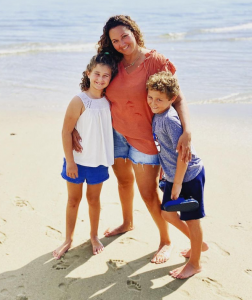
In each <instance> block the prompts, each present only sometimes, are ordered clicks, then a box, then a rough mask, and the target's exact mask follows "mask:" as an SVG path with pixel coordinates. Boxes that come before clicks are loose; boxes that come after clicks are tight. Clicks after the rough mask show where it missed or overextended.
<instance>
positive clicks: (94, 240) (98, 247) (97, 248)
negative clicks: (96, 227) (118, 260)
mask: <svg viewBox="0 0 252 300" xmlns="http://www.w3.org/2000/svg"><path fill="white" fill-rule="evenodd" d="M90 239H91V244H92V247H93V254H94V255H96V254H99V253H101V252H102V251H103V250H104V246H103V245H102V243H101V242H100V240H99V239H98V237H97V236H94V237H91V238H90Z"/></svg>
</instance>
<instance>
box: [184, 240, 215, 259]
mask: <svg viewBox="0 0 252 300" xmlns="http://www.w3.org/2000/svg"><path fill="white" fill-rule="evenodd" d="M208 249H209V246H208V244H207V243H205V242H203V243H202V248H201V251H202V252H205V251H207V250H208ZM180 254H181V255H182V256H184V257H185V258H190V255H191V249H185V250H183V251H181V252H180Z"/></svg>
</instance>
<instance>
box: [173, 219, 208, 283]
mask: <svg viewBox="0 0 252 300" xmlns="http://www.w3.org/2000/svg"><path fill="white" fill-rule="evenodd" d="M186 223H187V225H188V228H189V232H190V240H191V255H190V258H189V260H188V262H187V263H186V264H185V265H183V266H181V267H180V268H177V269H175V270H173V271H171V272H170V274H171V275H172V277H174V278H178V279H185V278H188V277H191V276H193V275H194V274H196V273H199V272H200V271H201V265H200V255H201V248H202V242H203V233H202V228H201V225H200V220H190V221H186Z"/></svg>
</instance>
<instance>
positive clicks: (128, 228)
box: [104, 225, 134, 237]
mask: <svg viewBox="0 0 252 300" xmlns="http://www.w3.org/2000/svg"><path fill="white" fill-rule="evenodd" d="M133 229H134V226H128V225H127V226H126V225H121V226H118V227H116V228H115V229H110V228H108V229H107V230H106V231H105V232H104V235H105V236H106V237H109V236H113V235H117V234H121V233H125V232H127V231H131V230H133Z"/></svg>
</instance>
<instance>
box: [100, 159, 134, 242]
mask: <svg viewBox="0 0 252 300" xmlns="http://www.w3.org/2000/svg"><path fill="white" fill-rule="evenodd" d="M113 170H114V173H115V176H116V177H117V181H118V191H119V197H120V201H121V206H122V214H123V224H122V225H121V226H119V227H117V228H115V229H113V230H110V229H107V230H106V231H105V233H104V235H105V236H107V237H108V236H112V235H116V234H120V233H123V232H126V231H129V230H132V229H133V197H134V173H133V169H132V162H131V161H130V160H129V159H126V160H125V159H124V158H116V159H115V163H114V165H113Z"/></svg>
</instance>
